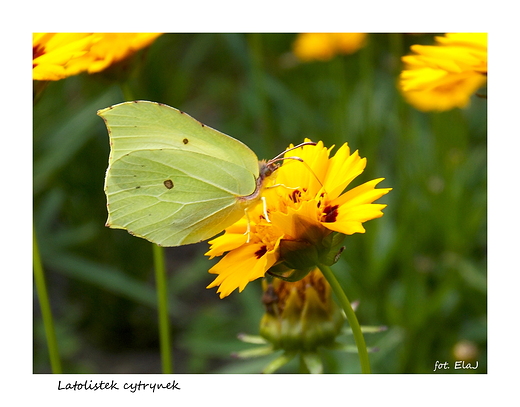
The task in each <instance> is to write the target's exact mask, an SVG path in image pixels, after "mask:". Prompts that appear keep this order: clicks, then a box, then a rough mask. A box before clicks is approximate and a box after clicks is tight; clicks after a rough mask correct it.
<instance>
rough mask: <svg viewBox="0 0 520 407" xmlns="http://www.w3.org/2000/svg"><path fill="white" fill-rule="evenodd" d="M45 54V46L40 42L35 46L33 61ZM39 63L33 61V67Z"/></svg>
mask: <svg viewBox="0 0 520 407" xmlns="http://www.w3.org/2000/svg"><path fill="white" fill-rule="evenodd" d="M43 54H45V47H44V46H43V45H41V44H38V45H37V46H36V47H33V61H34V60H35V59H36V58H38V57H41V56H42V55H43ZM37 65H38V64H35V63H34V62H33V68H34V67H35V66H37Z"/></svg>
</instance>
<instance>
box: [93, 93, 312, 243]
mask: <svg viewBox="0 0 520 407" xmlns="http://www.w3.org/2000/svg"><path fill="white" fill-rule="evenodd" d="M97 114H98V115H99V116H101V117H102V118H103V120H104V121H105V124H106V126H107V129H108V133H109V136H110V146H111V151H110V157H109V161H108V169H107V172H106V177H105V193H106V196H107V208H108V220H107V223H106V225H107V226H109V227H111V228H115V229H126V230H127V231H128V232H129V233H130V234H132V235H135V236H138V237H142V238H145V239H147V240H149V241H151V242H153V243H156V244H158V245H160V246H181V245H185V244H190V243H196V242H200V241H202V240H206V239H209V238H211V237H213V236H215V235H216V234H217V233H219V232H221V231H223V230H224V229H225V228H227V227H229V226H231V225H232V224H233V223H235V222H237V221H238V220H239V219H240V218H241V217H242V216H244V212H245V210H247V208H249V207H250V206H252V205H253V204H255V203H257V201H258V200H259V199H260V196H261V191H262V189H263V186H264V181H265V180H266V179H267V178H268V177H270V176H271V175H272V173H273V172H274V171H275V170H276V169H277V168H278V164H276V161H279V160H280V158H279V157H280V156H277V157H275V158H274V159H273V160H270V161H267V162H265V161H260V162H259V161H258V158H257V156H256V155H255V153H254V152H253V151H251V150H250V149H249V148H248V147H247V146H246V145H245V144H243V143H241V142H240V141H238V140H236V139H234V138H232V137H230V136H227V135H225V134H223V133H221V132H219V131H217V130H214V129H212V128H210V127H208V126H206V125H204V124H202V123H200V122H198V121H197V120H195V119H193V118H192V117H190V116H189V115H187V114H186V113H183V112H181V111H179V110H177V109H174V108H173V107H170V106H167V105H164V104H160V103H155V102H147V101H135V102H125V103H121V104H118V105H114V106H111V107H108V108H106V109H102V110H99V111H98V112H97ZM304 144H315V143H304Z"/></svg>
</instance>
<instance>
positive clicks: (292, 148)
mask: <svg viewBox="0 0 520 407" xmlns="http://www.w3.org/2000/svg"><path fill="white" fill-rule="evenodd" d="M316 144H318V143H315V142H314V141H306V142H304V143H301V144H298V145H297V146H294V147H291V148H288V149H287V150H285V151H282V152H281V153H280V154H278V155H277V156H276V157H274V158H272V159H271V160H269V162H270V163H273V162H276V161H280V160H284V158H283V157H282V155H284V154H285V153H287V152H288V151H292V150H296V149H297V148H300V147H303V146H315V145H316ZM287 158H289V157H287ZM291 158H293V159H294V158H295V157H291Z"/></svg>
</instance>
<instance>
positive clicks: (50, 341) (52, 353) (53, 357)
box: [33, 229, 62, 373]
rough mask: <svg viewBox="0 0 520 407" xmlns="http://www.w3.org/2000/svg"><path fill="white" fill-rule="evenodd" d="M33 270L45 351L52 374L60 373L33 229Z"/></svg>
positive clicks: (54, 334) (47, 297)
mask: <svg viewBox="0 0 520 407" xmlns="http://www.w3.org/2000/svg"><path fill="white" fill-rule="evenodd" d="M33 268H34V284H35V286H36V292H37V293H38V301H39V303H40V309H41V312H42V319H43V326H44V328H45V337H46V339H47V349H48V351H49V359H50V361H51V370H52V373H61V372H62V370H61V361H60V355H59V352H58V342H57V340H56V331H55V330H54V322H53V320H52V311H51V306H50V303H49V296H48V295H47V287H46V285H45V276H44V273H43V266H42V262H41V258H40V251H39V250H38V239H37V238H36V231H35V230H34V229H33Z"/></svg>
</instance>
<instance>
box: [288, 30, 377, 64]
mask: <svg viewBox="0 0 520 407" xmlns="http://www.w3.org/2000/svg"><path fill="white" fill-rule="evenodd" d="M366 36H367V34H365V33H304V34H298V37H297V38H296V41H295V42H294V45H293V50H294V53H295V55H296V56H297V57H298V58H299V59H300V60H302V61H311V60H320V61H327V60H329V59H331V58H332V57H334V56H335V55H338V54H353V53H354V52H356V51H357V50H358V49H360V48H361V47H362V46H363V45H365V40H366Z"/></svg>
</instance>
